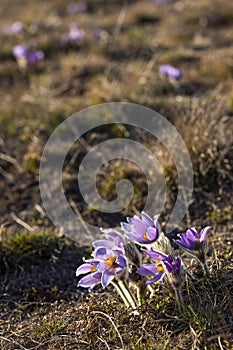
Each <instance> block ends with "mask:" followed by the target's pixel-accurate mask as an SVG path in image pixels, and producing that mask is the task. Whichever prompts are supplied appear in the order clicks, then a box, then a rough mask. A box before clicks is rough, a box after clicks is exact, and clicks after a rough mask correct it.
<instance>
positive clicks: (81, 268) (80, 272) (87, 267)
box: [76, 263, 94, 276]
mask: <svg viewBox="0 0 233 350" xmlns="http://www.w3.org/2000/svg"><path fill="white" fill-rule="evenodd" d="M93 266H94V265H92V264H89V263H85V264H83V265H81V266H79V267H78V268H77V270H76V276H79V275H83V274H84V273H88V272H91V270H92V268H93Z"/></svg>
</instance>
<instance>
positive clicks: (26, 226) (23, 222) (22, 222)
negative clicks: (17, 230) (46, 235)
mask: <svg viewBox="0 0 233 350" xmlns="http://www.w3.org/2000/svg"><path fill="white" fill-rule="evenodd" d="M10 215H11V217H12V219H13V220H14V221H15V222H17V224H19V225H21V226H23V227H24V228H25V229H26V230H28V231H30V232H36V231H37V229H36V228H35V227H32V226H30V225H29V224H27V223H26V222H25V221H23V220H21V219H20V218H18V217H17V216H16V215H15V213H11V214H10Z"/></svg>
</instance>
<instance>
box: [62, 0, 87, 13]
mask: <svg viewBox="0 0 233 350" xmlns="http://www.w3.org/2000/svg"><path fill="white" fill-rule="evenodd" d="M86 11H87V4H86V3H85V2H84V1H80V2H71V3H70V4H68V5H67V12H68V13H69V14H70V15H72V14H74V13H79V12H86Z"/></svg>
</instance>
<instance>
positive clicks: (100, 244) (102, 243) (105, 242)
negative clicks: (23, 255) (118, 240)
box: [92, 239, 114, 248]
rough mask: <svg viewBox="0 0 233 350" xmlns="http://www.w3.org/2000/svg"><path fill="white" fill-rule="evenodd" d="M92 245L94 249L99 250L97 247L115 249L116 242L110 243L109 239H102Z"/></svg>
mask: <svg viewBox="0 0 233 350" xmlns="http://www.w3.org/2000/svg"><path fill="white" fill-rule="evenodd" d="M92 245H93V247H94V248H97V247H104V248H113V247H114V242H112V241H108V240H107V239H100V240H98V241H95V242H93V243H92Z"/></svg>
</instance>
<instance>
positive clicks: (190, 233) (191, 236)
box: [186, 227, 199, 241]
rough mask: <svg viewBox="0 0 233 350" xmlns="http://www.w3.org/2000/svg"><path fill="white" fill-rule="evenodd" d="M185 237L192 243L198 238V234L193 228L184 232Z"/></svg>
mask: <svg viewBox="0 0 233 350" xmlns="http://www.w3.org/2000/svg"><path fill="white" fill-rule="evenodd" d="M186 237H187V238H189V239H191V240H192V241H194V240H195V238H199V234H198V233H197V230H196V229H195V227H192V228H190V229H188V230H187V231H186Z"/></svg>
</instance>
